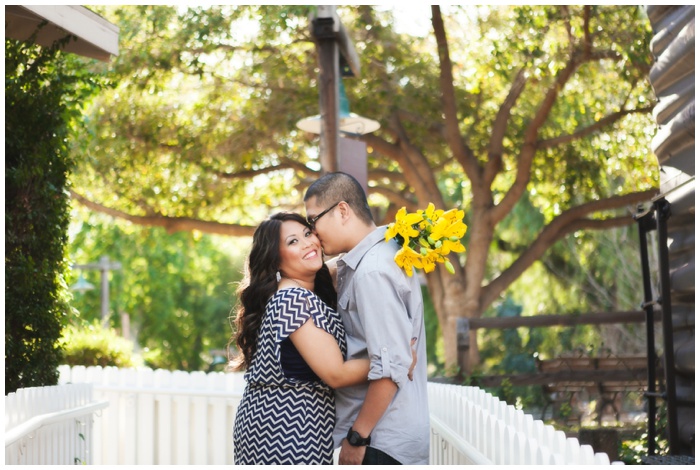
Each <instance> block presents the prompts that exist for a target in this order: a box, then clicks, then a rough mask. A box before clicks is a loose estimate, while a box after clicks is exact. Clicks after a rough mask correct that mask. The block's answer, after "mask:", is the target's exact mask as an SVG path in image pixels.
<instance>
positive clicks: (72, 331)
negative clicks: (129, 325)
mask: <svg viewBox="0 0 700 470" xmlns="http://www.w3.org/2000/svg"><path fill="white" fill-rule="evenodd" d="M61 343H62V345H63V354H64V360H63V362H64V363H65V364H68V365H69V366H102V367H107V366H115V367H124V368H128V367H134V366H135V365H136V363H135V362H134V359H133V355H134V344H133V343H132V342H131V341H129V340H127V339H125V338H123V337H121V336H119V334H117V332H116V331H115V330H114V329H112V328H104V327H102V326H101V325H100V323H99V321H97V322H95V323H92V324H89V325H84V326H82V327H76V326H68V327H67V328H66V329H65V330H63V338H62V340H61Z"/></svg>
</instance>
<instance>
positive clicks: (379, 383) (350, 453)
mask: <svg viewBox="0 0 700 470" xmlns="http://www.w3.org/2000/svg"><path fill="white" fill-rule="evenodd" d="M397 391H398V387H397V386H396V384H395V383H394V381H393V380H391V379H389V378H383V379H379V380H373V381H371V382H370V384H369V389H368V390H367V396H366V397H365V401H364V403H363V404H362V408H361V409H360V413H359V414H358V415H357V419H356V420H355V424H353V425H352V429H353V430H355V431H357V432H358V433H359V434H360V436H362V437H367V436H369V435H370V434H371V433H372V430H373V429H374V427H375V426H376V425H377V422H379V420H380V419H381V417H382V416H383V415H384V412H385V411H386V409H387V408H388V407H389V404H390V403H391V400H393V399H394V395H396V392H397ZM366 449H367V448H366V447H364V446H361V447H355V446H351V445H350V444H349V443H348V441H347V439H343V445H342V447H341V449H340V456H339V459H338V463H339V464H340V465H361V464H362V459H364V457H365V451H366Z"/></svg>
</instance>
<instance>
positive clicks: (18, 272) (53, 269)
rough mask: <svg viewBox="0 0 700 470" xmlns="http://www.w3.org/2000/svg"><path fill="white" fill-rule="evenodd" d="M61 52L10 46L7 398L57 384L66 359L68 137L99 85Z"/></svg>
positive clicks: (7, 79)
mask: <svg viewBox="0 0 700 470" xmlns="http://www.w3.org/2000/svg"><path fill="white" fill-rule="evenodd" d="M58 46H59V45H58V44H57V45H55V47H49V48H41V47H39V46H37V45H35V44H33V41H29V42H20V41H15V40H12V39H6V40H5V137H6V140H5V172H6V174H5V197H6V201H5V237H6V238H5V276H6V279H7V281H8V282H7V283H6V284H5V393H6V394H7V393H11V392H14V391H16V390H17V389H19V388H24V387H38V386H43V385H55V384H56V383H57V381H58V365H59V364H60V361H61V356H62V353H61V348H60V346H59V337H60V334H61V328H62V324H63V321H64V319H65V316H66V314H67V313H68V304H67V300H68V293H67V290H66V285H65V281H64V273H65V270H66V267H67V266H66V262H65V245H66V238H67V236H66V230H67V227H68V222H69V216H68V206H69V202H70V199H69V197H68V194H67V188H68V187H69V181H68V175H69V174H70V170H71V168H72V167H73V165H74V160H73V158H72V156H71V154H70V152H69V150H68V147H67V145H66V137H67V135H68V130H69V129H70V127H71V121H73V120H75V119H76V118H77V117H78V116H79V115H80V112H79V110H80V103H81V101H82V100H83V99H85V98H86V97H87V96H89V94H90V93H92V91H94V89H95V87H96V86H97V85H96V83H95V82H93V77H91V76H90V75H89V74H86V73H84V72H83V71H81V70H80V69H79V68H73V67H74V66H73V65H72V63H71V59H70V58H69V57H66V56H65V55H63V54H62V53H61V52H60V51H59V47H58ZM73 124H74V123H73Z"/></svg>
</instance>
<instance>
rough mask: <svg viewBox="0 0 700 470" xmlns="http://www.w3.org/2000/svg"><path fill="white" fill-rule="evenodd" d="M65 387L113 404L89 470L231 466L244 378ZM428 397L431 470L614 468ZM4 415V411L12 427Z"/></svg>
mask: <svg viewBox="0 0 700 470" xmlns="http://www.w3.org/2000/svg"><path fill="white" fill-rule="evenodd" d="M59 381H60V383H61V384H68V383H74V384H78V383H89V384H91V385H92V387H93V389H94V394H95V397H96V399H97V400H104V401H108V402H109V407H107V408H105V409H104V410H102V411H101V412H100V413H98V414H96V415H95V416H94V432H93V435H94V437H93V440H92V444H93V446H92V451H91V452H90V451H89V447H88V455H89V456H90V457H91V459H89V460H86V461H88V462H90V463H94V464H97V465H125V464H126V465H137V464H138V465H188V464H199V465H206V464H217V465H224V464H232V463H233V439H232V433H233V422H234V419H235V413H236V408H237V406H238V403H239V401H240V398H241V395H242V393H243V389H244V386H245V383H244V380H243V374H240V373H235V374H230V373H222V372H213V373H209V374H207V373H204V372H192V373H187V372H182V371H176V372H169V371H165V370H155V371H154V370H151V369H117V368H113V367H106V368H100V367H88V368H86V367H72V368H71V367H68V366H63V367H61V368H60V379H59ZM428 395H429V399H430V419H431V442H430V464H431V465H438V464H467V465H480V464H486V465H491V464H532V465H561V464H579V465H596V464H597V465H609V464H610V461H609V459H608V456H607V455H606V454H604V453H597V454H596V453H594V452H593V449H592V448H591V447H590V446H588V445H583V446H582V445H579V442H578V440H577V439H575V438H567V437H566V435H565V434H564V433H563V432H561V431H556V430H555V429H554V428H553V427H552V426H548V425H545V424H544V423H543V422H542V421H540V420H535V419H534V418H533V417H532V415H528V414H525V413H523V412H522V411H519V410H516V409H515V408H514V407H513V406H511V405H508V404H506V403H505V402H502V401H499V400H498V399H497V398H495V397H493V396H492V395H490V394H488V393H486V392H484V391H483V390H481V389H479V388H476V387H464V386H457V385H449V384H438V383H429V384H428ZM7 414H8V408H7V407H6V411H5V415H6V422H7ZM6 431H7V425H6ZM65 433H66V434H71V433H72V431H70V430H66V431H65ZM6 439H7V438H6ZM6 452H7V440H6ZM80 458H81V459H82V458H83V457H80ZM6 462H7V461H6ZM71 463H72V462H71ZM615 463H617V462H615Z"/></svg>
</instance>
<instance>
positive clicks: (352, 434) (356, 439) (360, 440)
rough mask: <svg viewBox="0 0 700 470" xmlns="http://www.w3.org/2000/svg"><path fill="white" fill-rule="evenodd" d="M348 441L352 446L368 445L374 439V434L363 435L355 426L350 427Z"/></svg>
mask: <svg viewBox="0 0 700 470" xmlns="http://www.w3.org/2000/svg"><path fill="white" fill-rule="evenodd" d="M347 439H348V443H349V444H350V445H351V446H355V447H362V446H368V445H369V444H370V442H371V441H372V436H371V435H370V436H367V437H362V436H360V433H359V432H357V431H355V430H354V429H353V428H350V429H349V430H348V435H347Z"/></svg>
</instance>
